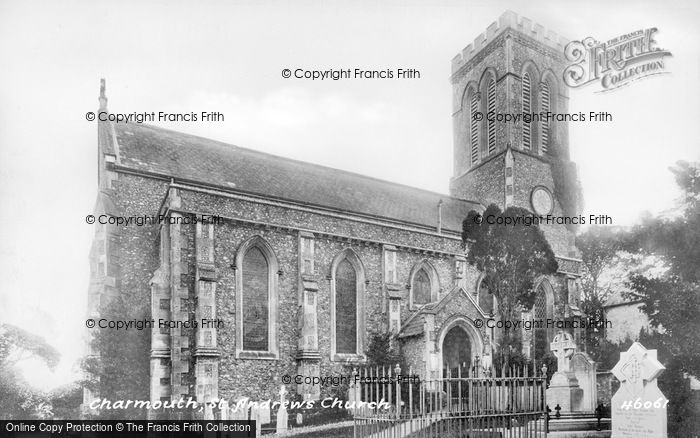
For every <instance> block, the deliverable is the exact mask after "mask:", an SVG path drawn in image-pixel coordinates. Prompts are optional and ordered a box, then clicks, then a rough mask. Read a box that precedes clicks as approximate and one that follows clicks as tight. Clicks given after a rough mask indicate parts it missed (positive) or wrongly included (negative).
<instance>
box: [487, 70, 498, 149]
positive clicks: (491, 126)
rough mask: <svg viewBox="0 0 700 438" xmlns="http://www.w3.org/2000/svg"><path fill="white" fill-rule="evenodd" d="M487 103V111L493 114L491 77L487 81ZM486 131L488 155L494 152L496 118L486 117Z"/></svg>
mask: <svg viewBox="0 0 700 438" xmlns="http://www.w3.org/2000/svg"><path fill="white" fill-rule="evenodd" d="M486 101H487V103H488V113H490V114H493V113H495V112H496V81H494V80H493V79H491V81H490V82H489V87H488V93H487V99H486ZM486 123H487V128H488V129H487V131H488V139H489V140H488V146H489V150H488V153H489V155H490V154H492V153H494V152H496V120H495V118H494V117H487V118H486Z"/></svg>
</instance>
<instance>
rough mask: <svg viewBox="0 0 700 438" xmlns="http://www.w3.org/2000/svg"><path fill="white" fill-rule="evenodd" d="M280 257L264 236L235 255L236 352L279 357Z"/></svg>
mask: <svg viewBox="0 0 700 438" xmlns="http://www.w3.org/2000/svg"><path fill="white" fill-rule="evenodd" d="M278 266H279V265H278V262H277V258H276V257H275V254H274V252H273V251H272V248H271V247H270V246H269V244H268V243H267V242H266V241H265V240H264V239H262V238H261V237H257V236H256V237H254V238H252V239H249V240H248V241H246V242H245V243H244V244H243V245H241V248H239V250H238V253H237V254H236V289H235V294H236V355H237V357H239V358H248V359H276V358H277V357H278V345H277V319H278V308H277V306H278V301H279V300H278V294H277V273H278V271H279V268H278Z"/></svg>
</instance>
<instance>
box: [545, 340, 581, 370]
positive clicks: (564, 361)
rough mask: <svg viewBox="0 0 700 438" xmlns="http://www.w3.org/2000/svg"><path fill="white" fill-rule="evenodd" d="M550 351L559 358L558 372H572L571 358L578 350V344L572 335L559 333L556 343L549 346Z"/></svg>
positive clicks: (553, 342)
mask: <svg viewBox="0 0 700 438" xmlns="http://www.w3.org/2000/svg"><path fill="white" fill-rule="evenodd" d="M549 347H550V349H551V350H552V352H553V353H554V355H555V356H556V357H557V372H560V373H565V372H568V371H571V367H570V363H569V358H570V357H571V356H572V355H573V354H574V351H575V350H576V343H575V342H574V340H573V338H572V337H571V335H570V334H568V333H566V332H563V331H559V333H557V335H556V336H555V337H554V341H552V343H551V344H549Z"/></svg>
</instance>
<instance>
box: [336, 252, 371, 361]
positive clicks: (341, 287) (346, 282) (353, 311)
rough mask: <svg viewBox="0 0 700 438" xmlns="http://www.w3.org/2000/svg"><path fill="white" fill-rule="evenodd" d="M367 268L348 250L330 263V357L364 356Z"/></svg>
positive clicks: (340, 358) (338, 358) (352, 357)
mask: <svg viewBox="0 0 700 438" xmlns="http://www.w3.org/2000/svg"><path fill="white" fill-rule="evenodd" d="M364 278H365V277H364V269H363V267H362V263H361V262H360V259H359V258H358V257H357V254H355V252H353V251H352V250H349V249H348V250H345V251H343V252H342V253H340V254H339V255H338V256H336V258H335V259H334V260H333V263H332V265H331V358H332V359H333V360H347V359H361V357H362V352H363V334H364V333H365V329H364V311H363V309H364V307H363V306H364V303H363V296H364Z"/></svg>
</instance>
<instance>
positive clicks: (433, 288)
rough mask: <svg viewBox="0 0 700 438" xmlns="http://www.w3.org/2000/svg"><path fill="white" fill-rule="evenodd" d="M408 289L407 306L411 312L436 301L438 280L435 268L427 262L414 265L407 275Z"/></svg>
mask: <svg viewBox="0 0 700 438" xmlns="http://www.w3.org/2000/svg"><path fill="white" fill-rule="evenodd" d="M408 287H409V289H410V290H409V294H408V304H409V308H410V309H411V310H416V309H417V307H418V306H422V305H423V304H428V303H432V302H435V301H437V300H438V295H439V293H440V278H439V277H438V273H437V271H436V270H435V267H434V266H433V265H432V264H431V263H430V262H429V261H428V260H422V261H420V262H418V263H416V264H415V265H414V266H413V268H411V273H410V274H409V275H408Z"/></svg>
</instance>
